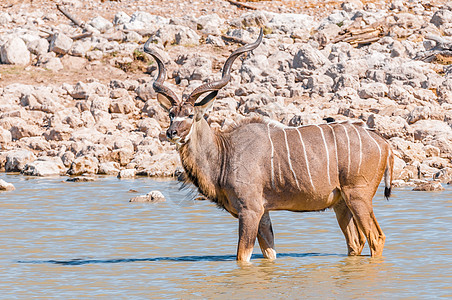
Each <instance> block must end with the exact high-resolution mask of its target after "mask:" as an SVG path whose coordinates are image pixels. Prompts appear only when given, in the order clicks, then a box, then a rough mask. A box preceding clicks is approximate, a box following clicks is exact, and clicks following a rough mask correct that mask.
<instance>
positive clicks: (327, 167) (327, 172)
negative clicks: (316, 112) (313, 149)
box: [315, 125, 331, 184]
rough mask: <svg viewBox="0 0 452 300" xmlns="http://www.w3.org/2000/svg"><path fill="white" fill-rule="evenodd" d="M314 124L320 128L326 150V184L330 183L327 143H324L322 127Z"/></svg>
mask: <svg viewBox="0 0 452 300" xmlns="http://www.w3.org/2000/svg"><path fill="white" fill-rule="evenodd" d="M315 126H316V127H317V128H319V129H320V134H321V135H322V140H323V145H324V146H325V152H326V174H327V176H328V184H331V178H330V152H329V151H328V145H327V144H326V140H325V134H324V133H323V129H322V127H320V126H319V125H315Z"/></svg>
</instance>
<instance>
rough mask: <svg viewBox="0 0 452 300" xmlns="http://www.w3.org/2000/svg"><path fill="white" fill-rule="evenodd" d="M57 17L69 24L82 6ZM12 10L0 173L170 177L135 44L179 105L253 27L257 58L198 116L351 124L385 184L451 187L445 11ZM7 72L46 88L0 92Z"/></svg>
mask: <svg viewBox="0 0 452 300" xmlns="http://www.w3.org/2000/svg"><path fill="white" fill-rule="evenodd" d="M214 2H215V3H217V4H218V3H220V2H221V1H214ZM60 4H61V7H62V9H63V10H64V11H66V12H71V14H72V18H73V19H75V18H78V17H79V16H77V6H78V5H79V4H83V1H76V0H73V1H69V0H66V1H61V3H60ZM22 6H23V7H22V9H20V10H19V11H16V12H13V11H11V12H5V11H3V12H0V32H1V35H0V54H1V62H2V63H3V64H7V66H6V65H4V66H2V69H1V71H2V73H1V77H0V171H2V172H21V173H22V174H24V175H30V176H55V175H82V174H108V175H115V176H118V177H119V178H130V177H134V176H175V175H178V174H180V172H181V170H182V169H181V166H180V161H179V157H178V154H177V152H176V149H175V146H174V145H172V144H170V143H169V142H168V141H166V138H165V133H164V130H165V128H166V127H167V126H168V122H169V120H168V118H167V116H166V113H165V112H164V110H163V109H162V108H161V107H160V106H159V105H158V103H157V101H156V95H155V93H154V91H153V89H152V81H153V78H154V75H155V72H156V67H155V64H154V63H153V61H152V59H151V58H149V57H148V56H147V55H145V54H144V53H143V51H142V47H143V44H144V41H146V40H147V38H151V39H152V40H153V42H154V43H155V47H157V48H158V49H159V50H160V52H161V53H162V54H163V55H164V59H165V63H166V64H167V68H168V70H169V72H168V73H169V74H168V76H169V79H168V84H169V85H170V86H171V88H172V89H174V90H175V91H178V92H179V93H180V94H188V93H189V92H190V91H192V90H193V89H194V88H195V87H196V86H198V85H200V84H202V83H203V82H205V81H207V80H211V79H213V78H217V77H219V76H220V75H219V73H220V68H221V66H222V64H223V63H224V60H225V59H226V57H227V56H228V55H229V53H230V51H231V50H232V49H235V48H237V47H238V46H240V44H242V43H246V42H250V41H252V40H253V39H254V38H255V37H256V36H257V33H258V30H259V29H258V27H259V26H260V25H263V26H264V29H265V37H264V40H263V43H262V45H261V46H260V47H259V48H258V49H256V50H255V51H254V52H253V54H252V55H248V56H246V57H245V58H244V59H243V60H242V61H238V62H236V63H235V65H234V67H233V70H234V71H233V72H232V80H231V82H230V84H228V85H227V86H226V87H225V88H224V89H223V90H222V91H221V92H220V93H219V95H218V97H217V100H216V102H215V105H214V107H213V110H212V112H211V113H210V114H209V115H208V122H209V123H210V124H211V126H212V127H216V128H219V129H221V128H225V127H228V126H231V125H233V124H234V123H235V122H237V121H239V120H241V119H242V118H245V117H249V116H254V115H259V116H265V117H269V118H271V119H274V120H277V121H280V122H282V123H283V124H285V125H289V126H300V125H308V124H319V123H324V122H326V119H328V118H333V119H334V120H336V121H344V120H356V119H360V120H363V121H364V122H366V124H367V126H369V127H371V128H374V129H375V130H376V131H378V132H379V133H380V134H381V135H382V136H384V137H385V138H387V139H388V141H389V142H390V143H391V145H392V146H393V149H394V152H395V154H396V161H395V179H396V180H397V181H396V184H398V185H405V184H415V185H419V184H420V183H423V184H424V183H425V181H426V180H427V181H432V180H433V181H439V182H442V183H449V182H451V181H452V66H451V63H452V5H450V4H449V6H448V4H447V3H446V2H438V3H437V4H426V3H424V2H423V1H417V0H413V1H410V2H408V3H406V2H402V1H397V0H396V1H393V2H390V3H386V4H385V5H383V7H378V8H377V7H376V6H375V5H374V4H372V3H367V4H364V3H363V2H360V1H358V0H353V1H349V2H344V3H342V4H341V6H340V8H339V9H336V10H332V11H331V12H329V13H328V14H326V15H323V16H319V15H308V14H304V13H302V12H300V11H298V12H291V13H286V12H283V13H277V12H271V11H265V10H249V11H248V10H244V11H242V12H241V13H240V14H239V13H236V15H237V16H234V17H231V18H228V19H227V18H224V17H223V16H221V15H219V14H217V13H211V12H205V13H204V14H202V15H201V16H194V15H187V16H185V17H171V16H167V15H157V14H152V13H151V12H147V11H136V12H134V13H133V14H130V15H129V14H127V13H125V12H123V11H118V12H116V13H115V14H114V17H113V18H112V19H106V18H104V17H101V16H96V17H93V18H91V19H90V20H86V21H85V22H81V21H80V23H81V24H78V25H75V24H74V22H71V21H69V20H68V19H65V18H64V17H63V19H57V18H56V17H55V16H56V15H57V14H58V12H57V11H54V10H53V11H51V12H48V10H47V9H46V7H42V9H34V10H29V7H27V6H26V5H22ZM61 16H62V14H60V17H61ZM74 16H75V17H74ZM57 20H60V21H59V22H60V23H59V24H56V23H58V22H56V21H57ZM73 21H75V23H77V20H73ZM50 24H52V25H50ZM71 68H73V69H74V70H77V68H79V69H81V68H83V69H84V70H85V71H87V72H88V73H89V72H90V71H92V72H93V74H97V76H96V75H94V76H92V77H89V76H88V77H85V78H83V76H82V77H81V78H76V80H77V81H76V82H72V81H69V82H60V80H58V79H57V78H58V74H60V73H61V74H63V72H64V71H65V70H67V69H71ZM17 70H19V71H17ZM13 71H14V72H18V75H17V76H18V77H20V75H21V73H20V72H28V74H30V72H36V73H38V74H42V73H46V74H47V73H48V72H50V73H51V74H52V76H53V77H52V76H50V77H49V78H55V80H54V81H55V82H52V81H50V82H47V81H46V80H43V84H36V83H35V82H33V83H28V84H27V83H23V82H21V81H20V80H18V81H17V82H21V83H14V82H13V81H12V80H8V82H7V84H5V83H4V82H5V78H11V72H13ZM143 71H146V72H147V73H148V74H145V73H144V72H143ZM96 72H97V73H96ZM74 74H75V73H74ZM37 76H39V75H37ZM69 76H70V75H69ZM74 76H75V75H74Z"/></svg>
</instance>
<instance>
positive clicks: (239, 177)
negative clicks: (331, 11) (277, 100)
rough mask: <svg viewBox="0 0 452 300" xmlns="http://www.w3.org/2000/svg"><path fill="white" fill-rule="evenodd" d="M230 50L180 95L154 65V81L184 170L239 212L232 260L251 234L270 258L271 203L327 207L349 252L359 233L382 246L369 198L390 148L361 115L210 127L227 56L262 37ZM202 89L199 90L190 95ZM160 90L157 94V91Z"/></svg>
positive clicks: (242, 257)
mask: <svg viewBox="0 0 452 300" xmlns="http://www.w3.org/2000/svg"><path fill="white" fill-rule="evenodd" d="M262 37H263V32H262V30H261V32H260V34H259V38H258V39H257V40H256V41H255V42H254V43H252V44H248V45H245V46H243V47H241V48H239V49H237V50H235V51H234V52H233V53H232V54H231V55H230V56H229V58H228V59H227V60H226V63H225V64H224V68H223V73H222V78H221V79H220V80H218V81H213V82H209V83H206V84H203V85H201V86H199V87H198V88H196V89H195V90H194V91H193V92H192V93H191V94H190V95H189V96H188V97H187V98H186V99H185V100H183V101H181V100H179V98H178V97H177V96H176V94H175V93H174V92H173V91H171V90H170V89H169V88H168V87H167V86H165V85H164V84H163V82H164V80H165V73H166V72H165V66H164V64H163V61H162V58H161V57H160V55H159V54H158V53H157V52H156V51H155V50H153V49H151V48H150V47H149V44H150V41H147V42H146V44H145V46H144V50H145V52H147V53H148V54H150V55H152V56H153V57H154V59H155V60H156V62H157V65H158V75H157V79H156V80H155V82H154V89H155V91H156V92H157V94H158V96H159V97H158V98H159V102H160V104H161V105H162V106H163V107H164V108H166V109H167V110H168V111H169V117H170V120H171V123H170V126H169V128H168V130H167V132H166V134H167V137H168V139H169V140H170V141H172V142H174V143H176V144H177V149H178V151H179V154H180V158H181V161H182V165H183V167H184V169H185V172H186V176H187V178H188V179H189V180H190V181H191V182H192V183H193V184H194V185H195V186H196V187H197V188H198V190H199V192H200V193H201V194H203V195H204V196H205V197H207V198H208V199H210V200H211V201H213V202H215V203H216V204H217V205H218V206H219V207H221V208H224V209H225V210H227V211H228V212H229V213H231V214H232V215H233V216H234V217H236V218H238V219H239V241H238V248H237V260H239V261H249V260H250V258H251V254H252V251H253V247H254V243H255V240H256V237H257V239H258V242H259V245H260V247H261V250H262V253H263V255H264V257H266V258H269V259H275V258H276V252H275V250H274V236H273V230H272V224H271V220H270V216H269V211H271V210H290V211H321V210H325V209H327V208H333V209H334V211H335V213H336V217H337V220H338V222H339V226H340V228H341V229H342V232H343V233H344V235H345V239H346V242H347V246H348V254H349V255H359V254H360V253H361V251H362V249H363V247H364V244H365V241H366V239H367V241H368V243H369V247H370V251H371V255H372V256H379V255H381V254H382V251H383V246H384V242H385V235H384V234H383V232H382V230H381V229H380V226H379V225H378V223H377V220H376V219H375V216H374V213H373V209H372V198H373V196H374V195H375V192H376V191H377V188H378V185H379V183H380V181H381V180H382V178H383V175H384V176H385V186H386V187H385V196H386V197H389V195H390V191H391V182H392V166H393V155H392V151H391V149H390V146H389V145H388V143H387V142H386V141H385V140H384V139H383V138H381V137H380V136H379V135H378V134H376V133H375V132H373V131H371V130H369V129H368V128H366V127H365V126H364V125H363V123H362V122H343V123H330V124H322V125H309V126H302V127H286V126H284V125H282V124H280V123H277V122H275V121H269V120H265V119H261V118H252V119H248V120H246V121H244V122H241V123H239V124H238V125H237V126H235V127H233V128H230V129H229V130H226V131H219V130H213V129H211V128H210V126H209V124H208V123H207V121H206V120H205V119H204V114H205V113H206V111H207V110H208V108H209V107H210V106H211V105H212V103H213V102H214V101H213V99H214V98H215V97H216V95H217V93H218V91H219V90H220V89H221V88H222V87H224V86H225V85H226V84H227V83H228V81H229V80H230V72H231V67H232V64H233V62H234V60H235V59H236V58H237V57H238V56H240V55H241V54H242V53H244V52H247V51H251V50H253V49H255V48H256V47H257V46H258V45H259V44H260V43H261V41H262ZM204 93H208V94H207V96H206V97H205V98H204V99H202V100H201V101H197V99H198V98H199V97H200V96H201V95H202V94H204ZM162 96H163V97H162Z"/></svg>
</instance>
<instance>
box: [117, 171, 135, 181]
mask: <svg viewBox="0 0 452 300" xmlns="http://www.w3.org/2000/svg"><path fill="white" fill-rule="evenodd" d="M136 174H137V170H136V169H124V170H121V171H120V172H119V174H118V178H122V179H124V178H134V177H135V176H136Z"/></svg>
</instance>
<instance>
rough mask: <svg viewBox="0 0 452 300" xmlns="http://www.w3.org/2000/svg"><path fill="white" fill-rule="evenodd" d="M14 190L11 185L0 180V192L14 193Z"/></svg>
mask: <svg viewBox="0 0 452 300" xmlns="http://www.w3.org/2000/svg"><path fill="white" fill-rule="evenodd" d="M15 189H16V188H15V187H14V185H13V184H12V183H9V182H6V181H4V180H3V179H0V191H14V190H15Z"/></svg>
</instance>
